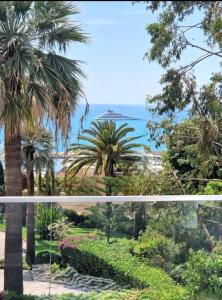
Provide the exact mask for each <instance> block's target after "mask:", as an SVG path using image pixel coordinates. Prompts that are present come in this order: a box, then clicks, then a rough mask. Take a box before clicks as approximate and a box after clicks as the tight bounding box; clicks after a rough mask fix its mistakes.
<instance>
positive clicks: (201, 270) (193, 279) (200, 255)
mask: <svg viewBox="0 0 222 300" xmlns="http://www.w3.org/2000/svg"><path fill="white" fill-rule="evenodd" d="M183 276H184V279H185V282H186V284H187V286H188V288H189V290H190V292H191V294H193V295H194V294H196V293H198V292H200V291H207V292H209V293H210V292H212V293H214V292H215V291H217V290H221V289H222V256H220V255H214V254H207V253H206V252H204V251H198V252H191V253H190V257H189V260H188V262H187V263H186V264H185V271H184V274H183Z"/></svg>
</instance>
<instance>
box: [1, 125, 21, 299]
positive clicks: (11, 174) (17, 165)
mask: <svg viewBox="0 0 222 300" xmlns="http://www.w3.org/2000/svg"><path fill="white" fill-rule="evenodd" d="M10 132H11V128H10V127H9V126H7V124H6V125H5V195H6V196H21V195H22V173H21V135H20V130H19V128H17V136H16V137H13V138H9V135H10ZM4 290H9V291H13V292H14V293H16V294H22V293H23V271H22V205H21V204H19V203H9V204H7V205H6V237H5V270H4Z"/></svg>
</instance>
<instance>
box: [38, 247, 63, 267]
mask: <svg viewBox="0 0 222 300" xmlns="http://www.w3.org/2000/svg"><path fill="white" fill-rule="evenodd" d="M35 263H36V264H49V263H51V264H54V263H56V264H60V263H61V256H60V255H59V254H57V253H55V252H52V251H51V252H50V251H47V250H45V251H39V252H38V253H37V255H36V258H35Z"/></svg>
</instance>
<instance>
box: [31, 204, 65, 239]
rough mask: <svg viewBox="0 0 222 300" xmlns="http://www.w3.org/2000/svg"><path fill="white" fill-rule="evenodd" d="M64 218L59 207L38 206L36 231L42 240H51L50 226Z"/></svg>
mask: <svg viewBox="0 0 222 300" xmlns="http://www.w3.org/2000/svg"><path fill="white" fill-rule="evenodd" d="M62 217H63V213H62V210H61V209H60V208H59V207H57V206H52V207H51V206H50V205H48V204H38V205H37V207H36V231H37V233H38V234H39V237H40V239H43V240H49V239H50V229H49V226H50V225H51V224H52V223H55V222H56V221H58V220H60V219H61V218H62Z"/></svg>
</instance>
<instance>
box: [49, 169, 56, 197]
mask: <svg viewBox="0 0 222 300" xmlns="http://www.w3.org/2000/svg"><path fill="white" fill-rule="evenodd" d="M50 171H51V184H52V193H51V194H52V195H55V172H54V166H52V167H51V169H50Z"/></svg>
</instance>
